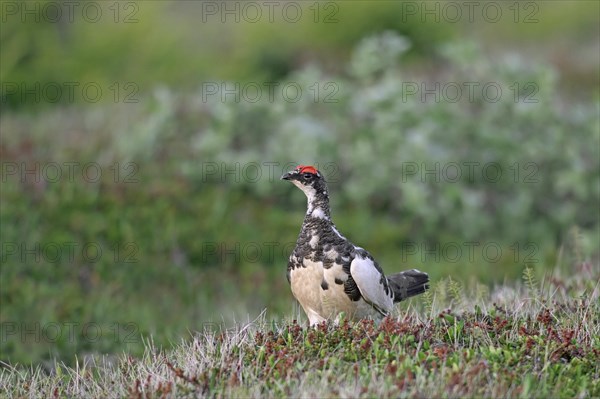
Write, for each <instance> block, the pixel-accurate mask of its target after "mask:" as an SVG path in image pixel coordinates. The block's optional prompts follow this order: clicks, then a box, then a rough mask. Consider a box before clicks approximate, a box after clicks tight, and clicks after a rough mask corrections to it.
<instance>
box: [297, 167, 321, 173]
mask: <svg viewBox="0 0 600 399" xmlns="http://www.w3.org/2000/svg"><path fill="white" fill-rule="evenodd" d="M296 170H297V171H298V173H312V174H313V175H318V174H319V171H318V170H317V169H316V168H315V167H314V166H307V165H298V166H297V167H296Z"/></svg>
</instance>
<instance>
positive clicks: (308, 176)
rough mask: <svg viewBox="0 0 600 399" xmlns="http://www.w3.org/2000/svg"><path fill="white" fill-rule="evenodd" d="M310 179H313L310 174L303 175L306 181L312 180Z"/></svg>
mask: <svg viewBox="0 0 600 399" xmlns="http://www.w3.org/2000/svg"><path fill="white" fill-rule="evenodd" d="M312 177H313V174H312V173H305V174H304V178H305V179H306V180H310V179H312Z"/></svg>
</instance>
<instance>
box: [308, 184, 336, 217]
mask: <svg viewBox="0 0 600 399" xmlns="http://www.w3.org/2000/svg"><path fill="white" fill-rule="evenodd" d="M307 198H308V201H307V208H306V216H305V218H304V220H305V221H308V220H310V219H324V220H327V221H331V213H330V209H329V196H328V195H327V191H324V192H321V193H317V194H316V195H314V196H307Z"/></svg>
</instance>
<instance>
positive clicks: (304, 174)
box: [281, 165, 328, 202]
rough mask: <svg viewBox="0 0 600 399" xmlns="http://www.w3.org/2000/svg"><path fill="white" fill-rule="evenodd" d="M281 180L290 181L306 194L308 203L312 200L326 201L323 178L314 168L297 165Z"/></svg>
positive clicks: (325, 185) (325, 187)
mask: <svg viewBox="0 0 600 399" xmlns="http://www.w3.org/2000/svg"><path fill="white" fill-rule="evenodd" d="M281 179H282V180H289V181H291V182H292V183H293V184H294V185H295V186H296V187H298V188H299V189H300V190H302V191H303V192H304V194H306V197H307V198H308V201H309V202H312V201H313V200H314V199H327V198H328V197H327V184H326V183H325V178H324V177H323V175H322V174H321V172H319V171H318V170H317V168H315V167H314V166H306V165H298V166H297V167H296V168H295V169H294V170H292V171H290V172H287V173H285V174H284V175H283V176H281Z"/></svg>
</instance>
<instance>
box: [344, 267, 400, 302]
mask: <svg viewBox="0 0 600 399" xmlns="http://www.w3.org/2000/svg"><path fill="white" fill-rule="evenodd" d="M350 274H351V275H352V278H353V279H354V282H356V285H357V286H358V289H359V290H360V293H361V295H362V296H363V298H364V299H365V300H366V301H367V302H369V303H370V304H371V305H373V306H375V307H376V308H378V309H379V310H381V311H383V312H385V313H389V312H390V311H391V310H392V307H393V306H394V301H393V299H392V298H391V297H390V296H389V295H387V294H386V293H385V289H384V287H383V284H381V282H380V281H381V273H380V272H379V270H377V268H376V267H375V264H374V263H373V261H372V260H370V259H368V258H363V257H358V256H357V257H356V258H355V259H354V260H353V261H352V263H350Z"/></svg>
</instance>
